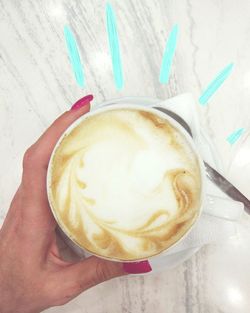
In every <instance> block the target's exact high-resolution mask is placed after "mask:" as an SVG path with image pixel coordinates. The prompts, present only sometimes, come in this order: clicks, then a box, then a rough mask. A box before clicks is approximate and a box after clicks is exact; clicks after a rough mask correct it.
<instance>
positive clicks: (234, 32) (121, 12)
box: [0, 0, 250, 313]
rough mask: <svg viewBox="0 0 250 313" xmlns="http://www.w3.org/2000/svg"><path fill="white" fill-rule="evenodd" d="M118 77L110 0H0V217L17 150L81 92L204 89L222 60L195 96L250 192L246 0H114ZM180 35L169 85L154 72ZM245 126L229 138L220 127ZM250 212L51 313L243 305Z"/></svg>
mask: <svg viewBox="0 0 250 313" xmlns="http://www.w3.org/2000/svg"><path fill="white" fill-rule="evenodd" d="M111 3H112V5H113V7H114V9H115V12H116V15H117V19H118V31H119V35H120V42H121V54H122V63H123V68H124V79H125V85H124V89H123V90H122V91H117V90H116V88H115V85H114V81H113V74H112V68H111V61H110V56H109V50H108V43H107V37H106V30H105V26H106V25H105V1H101V0H91V1H90V0H85V1H79V0H23V1H16V0H0V38H1V40H0V131H1V144H0V155H1V162H0V172H1V179H0V192H1V197H0V208H1V209H0V223H2V221H3V219H4V216H5V214H6V212H7V210H8V206H9V203H10V201H11V198H12V196H13V194H14V192H15V189H16V188H17V186H18V183H19V181H20V176H21V170H22V168H21V161H22V156H23V153H24V151H25V150H26V149H27V147H29V146H30V145H31V144H32V143H33V142H34V140H35V139H36V138H37V137H38V136H39V135H40V134H41V133H42V132H43V131H44V129H46V128H47V127H48V125H49V124H50V123H51V122H52V121H53V120H54V119H55V118H56V117H57V116H58V115H59V114H60V113H62V112H63V111H65V110H67V109H68V108H69V107H70V105H71V104H72V103H73V102H75V101H76V100H77V99H78V98H80V97H82V96H83V95H85V94H88V93H93V94H94V96H95V101H94V104H95V105H96V104H98V103H101V102H102V101H104V100H106V99H110V98H117V97H122V96H148V97H158V98H162V99H165V98H168V97H171V96H174V95H177V94H178V93H182V92H185V91H190V92H192V93H193V95H194V97H195V98H197V99H198V97H199V96H200V94H201V91H202V90H203V89H204V88H205V87H206V86H207V84H208V83H209V82H210V81H211V79H213V78H214V76H215V75H216V74H217V73H218V72H219V71H220V70H221V69H222V68H223V67H224V66H226V65H227V64H229V63H230V62H234V64H235V67H234V70H233V73H232V75H231V76H230V77H229V78H228V80H227V81H226V82H225V84H224V85H223V86H222V87H221V89H220V90H219V91H218V92H217V93H216V94H215V95H214V96H213V98H211V100H210V101H209V105H207V106H205V107H201V106H199V105H198V103H197V109H198V110H199V114H200V121H201V123H202V125H203V128H204V129H206V131H207V132H208V134H209V135H210V137H211V138H212V139H213V141H214V144H215V145H216V147H217V150H218V152H219V155H220V157H221V160H222V162H223V165H224V168H225V175H226V176H227V177H228V178H230V179H231V181H232V182H233V183H234V184H235V185H236V186H238V187H239V188H240V189H241V190H242V191H243V192H244V193H245V195H246V196H248V197H250V188H249V177H250V163H249V155H250V118H249V111H250V107H249V103H250V20H249V16H250V2H249V1H248V0H240V1H234V0H221V1H215V0H203V1H199V0H183V1H171V0H123V1H118V0H116V1H115V0H113V1H111ZM176 23H178V25H179V27H180V36H179V40H178V44H177V51H176V55H175V58H174V63H173V66H172V71H171V78H170V81H169V84H168V85H161V84H159V82H158V77H159V70H160V64H161V57H162V54H163V50H164V47H165V40H166V38H167V35H168V34H169V31H170V29H171V27H172V26H173V25H174V24H176ZM66 24H67V25H69V26H70V27H71V28H72V30H73V31H74V33H75V34H76V37H77V40H78V44H79V49H80V52H81V55H82V60H83V64H84V69H85V74H86V85H85V87H84V88H83V89H81V88H79V87H78V86H77V84H76V82H75V79H74V76H73V73H72V70H71V66H70V64H69V61H68V57H67V53H66V47H65V42H64V37H63V27H64V25H66ZM239 127H244V128H245V129H246V132H245V134H244V135H243V137H242V138H241V139H240V140H239V141H238V142H237V143H236V144H234V145H233V146H231V145H230V144H229V143H228V142H227V141H226V137H227V136H228V135H229V134H230V133H231V132H232V131H234V130H235V129H236V128H239ZM249 241H250V218H249V216H247V215H244V216H243V217H242V219H241V221H240V223H239V225H238V236H237V238H234V239H232V240H231V241H229V242H227V243H225V244H220V245H215V244H213V245H212V244H211V245H208V246H206V247H203V248H202V249H201V250H200V251H199V252H198V253H197V254H196V255H194V256H193V257H192V258H191V259H189V260H188V261H186V262H185V263H183V264H181V265H179V266H178V267H176V268H174V269H172V270H170V271H165V272H162V273H159V274H153V275H149V276H145V277H126V278H120V279H115V280H113V281H109V282H106V283H104V284H102V285H100V286H97V287H95V288H93V289H91V290H89V291H87V292H85V293H84V294H82V295H80V296H79V297H78V298H76V299H75V300H73V301H72V302H71V303H69V304H67V305H65V306H63V307H58V308H52V309H49V310H47V312H48V313H49V312H50V313H57V312H65V313H67V312H71V313H80V312H86V313H87V312H88V313H105V312H108V313H113V312H114V313H115V312H123V313H134V312H136V313H142V312H159V313H165V312H174V313H184V312H185V313H186V312H187V313H191V312H192V313H196V312H197V313H200V312H201V313H203V312H204V313H234V312H237V313H247V312H249V307H250V298H249V294H250V268H249V261H250V250H249Z"/></svg>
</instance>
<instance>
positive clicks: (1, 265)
mask: <svg viewBox="0 0 250 313" xmlns="http://www.w3.org/2000/svg"><path fill="white" fill-rule="evenodd" d="M86 98H87V97H85V98H83V99H81V100H79V101H78V102H77V104H76V105H74V106H73V107H72V108H73V110H70V111H68V112H65V113H64V114H63V115H61V116H60V117H59V118H58V119H57V120H56V121H55V122H54V123H53V124H52V125H51V126H50V127H49V128H48V130H47V131H46V132H45V133H44V134H43V135H42V136H41V137H40V138H39V139H38V140H37V142H36V143H35V144H33V145H32V146H31V147H30V148H29V149H28V150H27V151H26V153H25V155H24V159H23V175H22V181H21V184H20V186H19V188H18V190H17V192H16V194H15V196H14V198H13V200H12V202H11V205H10V209H9V211H8V214H7V217H6V219H5V221H4V224H3V226H2V228H1V230H0V298H1V303H0V312H1V313H10V312H11V313H33V312H40V311H41V310H44V309H46V308H48V307H50V306H55V305H62V304H65V303H67V302H68V301H70V300H71V299H73V298H74V297H76V296H77V295H79V294H80V293H81V292H82V291H84V290H86V289H88V288H90V287H92V286H94V285H96V284H99V283H101V282H103V281H105V280H108V279H110V278H113V277H116V276H120V275H123V274H125V272H124V270H123V266H122V264H121V263H117V262H116V263H115V262H109V261H104V260H102V259H99V258H96V257H90V258H88V259H86V260H84V261H80V262H78V263H72V262H71V263H70V262H66V261H64V260H62V259H61V258H60V256H59V252H58V248H57V245H56V240H55V239H56V238H55V228H56V222H55V220H54V218H53V215H52V213H51V211H50V208H49V204H48V199H47V193H46V174H47V167H48V162H49V159H50V155H51V153H52V150H53V148H54V146H55V144H56V142H57V140H58V139H59V137H60V136H61V134H62V133H63V132H64V130H65V129H66V128H67V127H68V126H69V125H70V124H71V123H72V122H74V121H75V120H76V119H77V118H78V117H80V116H81V115H83V114H85V113H87V112H88V111H89V109H90V104H89V100H90V99H89V98H87V99H86ZM86 100H87V103H86ZM83 104H84V106H82V105H83Z"/></svg>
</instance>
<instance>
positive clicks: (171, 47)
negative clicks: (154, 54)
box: [159, 25, 179, 84]
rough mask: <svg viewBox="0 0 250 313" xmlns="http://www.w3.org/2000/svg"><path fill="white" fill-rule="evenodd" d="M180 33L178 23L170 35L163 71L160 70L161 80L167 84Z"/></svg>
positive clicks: (164, 55)
mask: <svg viewBox="0 0 250 313" xmlns="http://www.w3.org/2000/svg"><path fill="white" fill-rule="evenodd" d="M178 33H179V27H178V25H174V27H173V28H172V30H171V32H170V35H169V37H168V40H167V43H166V47H165V51H164V54H163V58H162V63H161V71H160V77H159V81H160V83H162V84H167V83H168V81H169V76H170V70H171V65H172V63H173V58H174V53H175V49H176V43H177V37H178Z"/></svg>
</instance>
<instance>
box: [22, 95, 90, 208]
mask: <svg viewBox="0 0 250 313" xmlns="http://www.w3.org/2000/svg"><path fill="white" fill-rule="evenodd" d="M92 99H93V96H87V97H84V98H82V99H80V100H79V101H77V103H75V104H74V105H73V106H72V109H71V110H70V111H67V112H65V113H63V114H62V115H61V116H60V117H59V118H57V119H56V120H55V121H54V123H53V124H52V125H51V126H50V127H49V128H48V129H47V130H46V131H45V133H44V134H43V135H42V136H41V137H40V138H39V139H38V140H37V142H36V143H34V144H33V145H32V146H31V147H30V148H29V149H28V150H27V151H26V153H25V156H24V160H23V168H24V170H23V178H22V185H23V186H24V190H26V191H27V192H26V193H27V194H28V197H27V202H29V204H30V207H32V206H34V205H33V204H34V201H35V203H36V210H35V211H36V212H34V213H35V214H37V212H38V211H39V207H41V206H43V207H44V205H48V200H47V193H46V175H47V167H48V163H49V159H50V156H51V153H52V151H53V149H54V146H55V144H56V142H57V141H58V139H59V138H60V136H61V135H62V134H63V132H64V131H65V130H66V129H67V128H68V127H69V126H70V125H71V124H72V123H73V122H74V121H75V120H77V119H78V118H79V117H80V116H81V115H83V114H85V113H87V112H89V109H90V101H91V100H92ZM27 210H28V208H27ZM43 211H44V210H43V209H42V210H41V214H44V213H43ZM48 214H49V213H48Z"/></svg>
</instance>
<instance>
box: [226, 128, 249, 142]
mask: <svg viewBox="0 0 250 313" xmlns="http://www.w3.org/2000/svg"><path fill="white" fill-rule="evenodd" d="M244 131H245V129H244V128H239V129H237V130H235V131H234V132H233V133H232V134H231V135H229V136H228V137H227V141H228V142H229V143H230V144H231V145H232V144H234V143H235V142H236V141H237V140H238V139H239V138H240V136H241V135H242V134H243V133H244Z"/></svg>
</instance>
